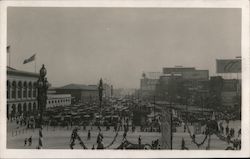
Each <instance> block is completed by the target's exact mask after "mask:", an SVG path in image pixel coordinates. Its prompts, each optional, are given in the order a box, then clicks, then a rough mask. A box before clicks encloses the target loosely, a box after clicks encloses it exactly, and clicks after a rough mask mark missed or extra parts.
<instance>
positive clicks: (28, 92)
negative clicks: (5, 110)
mask: <svg viewBox="0 0 250 159" xmlns="http://www.w3.org/2000/svg"><path fill="white" fill-rule="evenodd" d="M36 91H37V90H36V84H35V83H33V84H32V83H31V82H29V84H27V82H23V84H22V82H21V81H19V82H18V84H16V81H13V82H12V83H10V82H9V81H7V99H15V98H27V97H29V98H31V97H36V94H37V93H36Z"/></svg>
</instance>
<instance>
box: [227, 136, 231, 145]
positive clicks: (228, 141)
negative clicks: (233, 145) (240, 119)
mask: <svg viewBox="0 0 250 159" xmlns="http://www.w3.org/2000/svg"><path fill="white" fill-rule="evenodd" d="M230 140H231V137H230V135H229V134H228V135H227V143H228V144H230Z"/></svg>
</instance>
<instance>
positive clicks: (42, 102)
mask: <svg viewBox="0 0 250 159" xmlns="http://www.w3.org/2000/svg"><path fill="white" fill-rule="evenodd" d="M46 74H47V70H46V69H45V67H44V64H43V65H42V68H41V69H40V75H39V79H38V81H37V89H38V95H37V102H38V108H39V112H40V120H39V122H40V123H39V124H40V125H39V126H40V130H39V145H38V148H39V149H41V148H42V146H43V144H42V137H43V135H42V125H43V111H44V109H45V108H46V103H47V90H48V87H49V83H48V81H47V78H46V77H45V76H46Z"/></svg>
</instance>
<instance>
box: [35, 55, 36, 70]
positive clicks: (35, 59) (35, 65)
mask: <svg viewBox="0 0 250 159" xmlns="http://www.w3.org/2000/svg"><path fill="white" fill-rule="evenodd" d="M35 73H36V58H35Z"/></svg>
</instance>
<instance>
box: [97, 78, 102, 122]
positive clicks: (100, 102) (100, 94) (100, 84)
mask: <svg viewBox="0 0 250 159" xmlns="http://www.w3.org/2000/svg"><path fill="white" fill-rule="evenodd" d="M98 91H99V104H100V115H99V116H100V117H99V124H100V122H101V114H102V96H103V84H102V79H100V81H99V86H98Z"/></svg>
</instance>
